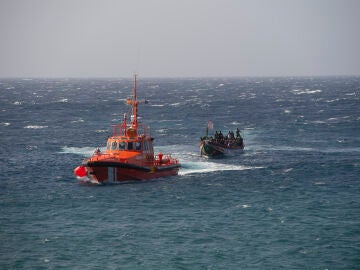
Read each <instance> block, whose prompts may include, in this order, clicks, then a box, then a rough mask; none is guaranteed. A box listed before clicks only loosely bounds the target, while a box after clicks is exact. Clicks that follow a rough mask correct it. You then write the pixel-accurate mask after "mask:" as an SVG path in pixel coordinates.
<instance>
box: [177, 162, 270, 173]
mask: <svg viewBox="0 0 360 270" xmlns="http://www.w3.org/2000/svg"><path fill="white" fill-rule="evenodd" d="M180 163H181V169H180V171H179V175H187V174H195V173H209V172H218V171H243V170H254V169H262V168H263V167H250V166H242V165H231V164H223V163H215V162H210V161H180Z"/></svg>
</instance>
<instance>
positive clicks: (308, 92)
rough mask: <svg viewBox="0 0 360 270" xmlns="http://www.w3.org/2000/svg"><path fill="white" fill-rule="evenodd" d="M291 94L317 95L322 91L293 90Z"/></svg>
mask: <svg viewBox="0 0 360 270" xmlns="http://www.w3.org/2000/svg"><path fill="white" fill-rule="evenodd" d="M291 92H292V93H293V94H295V95H304V94H316V93H321V92H322V90H320V89H316V90H310V89H293V90H291Z"/></svg>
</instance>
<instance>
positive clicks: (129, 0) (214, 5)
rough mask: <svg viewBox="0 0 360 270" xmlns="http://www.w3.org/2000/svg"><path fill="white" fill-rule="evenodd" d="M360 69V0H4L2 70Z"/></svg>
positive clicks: (0, 4) (291, 72)
mask: <svg viewBox="0 0 360 270" xmlns="http://www.w3.org/2000/svg"><path fill="white" fill-rule="evenodd" d="M134 72H137V73H138V74H139V75H140V76H142V77H222V76H229V77H230V76H231V77H232V76H327V75H360V1H359V0H181V1H180V0H22V1H21V0H0V77H2V78H4V77H47V78H49V77H86V78H87V77H131V76H132V74H133V73H134Z"/></svg>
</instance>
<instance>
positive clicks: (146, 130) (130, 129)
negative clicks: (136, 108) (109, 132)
mask: <svg viewBox="0 0 360 270" xmlns="http://www.w3.org/2000/svg"><path fill="white" fill-rule="evenodd" d="M112 127H113V134H114V136H130V137H136V136H145V137H146V136H147V135H149V136H151V128H150V127H149V126H145V125H143V124H141V123H138V124H137V126H135V127H134V126H132V125H127V124H124V123H122V124H117V125H112ZM134 132H135V136H132V135H133V134H134Z"/></svg>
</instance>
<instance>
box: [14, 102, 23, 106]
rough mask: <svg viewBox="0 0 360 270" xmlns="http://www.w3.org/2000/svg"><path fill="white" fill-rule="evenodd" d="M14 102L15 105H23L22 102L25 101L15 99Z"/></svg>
mask: <svg viewBox="0 0 360 270" xmlns="http://www.w3.org/2000/svg"><path fill="white" fill-rule="evenodd" d="M13 104H14V105H21V104H23V102H22V101H15V102H14V103H13Z"/></svg>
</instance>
